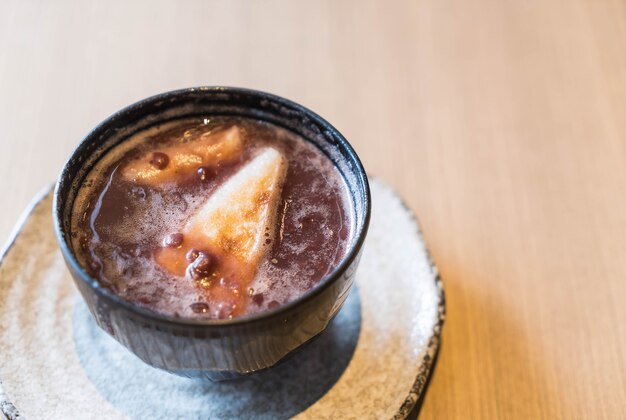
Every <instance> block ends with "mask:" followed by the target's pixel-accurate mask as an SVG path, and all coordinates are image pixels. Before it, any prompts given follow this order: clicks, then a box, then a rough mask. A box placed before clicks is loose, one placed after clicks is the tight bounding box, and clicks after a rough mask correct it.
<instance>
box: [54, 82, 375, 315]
mask: <svg viewBox="0 0 626 420" xmlns="http://www.w3.org/2000/svg"><path fill="white" fill-rule="evenodd" d="M194 92H224V93H236V94H245V95H253V96H258V97H260V98H265V99H269V100H271V101H273V102H275V103H279V104H281V105H284V106H286V107H289V108H292V109H295V110H297V111H299V112H302V113H304V114H306V115H307V116H308V117H309V118H311V119H312V120H314V121H315V123H316V124H318V125H320V126H323V127H324V128H325V129H326V130H328V131H329V132H330V133H332V135H333V136H334V137H335V138H336V139H337V140H338V143H339V145H340V147H343V148H344V149H345V150H346V151H347V152H348V155H349V156H350V158H351V159H352V160H353V161H354V162H355V163H356V165H355V169H356V170H355V175H356V177H357V181H359V182H360V183H362V185H363V187H364V191H363V193H364V197H365V200H364V201H365V202H364V203H363V206H362V208H363V213H364V217H363V219H362V220H363V222H362V223H361V224H359V225H357V226H356V232H355V238H356V240H355V241H354V242H353V244H352V245H351V246H350V247H349V248H348V251H347V252H346V254H345V255H344V257H343V258H342V260H341V261H340V263H339V264H338V265H337V266H336V267H335V269H334V270H333V271H332V272H331V273H330V274H328V275H327V276H326V277H324V278H323V279H322V280H320V282H319V283H318V284H317V285H315V286H314V287H313V288H311V289H309V290H308V291H307V292H306V293H304V294H303V295H302V296H300V297H298V298H297V299H294V300H293V301H291V302H288V303H287V304H284V305H281V306H279V307H278V308H275V309H269V310H266V311H262V312H259V313H257V314H253V315H250V316H242V317H237V318H233V319H189V318H178V317H173V316H168V315H164V314H161V313H158V312H156V311H152V310H150V309H147V308H142V307H139V306H136V305H134V304H133V303H131V302H129V301H127V300H125V299H123V298H121V297H120V296H118V295H117V294H115V293H113V292H111V291H110V290H108V289H107V288H105V287H103V286H102V285H101V284H100V283H99V282H98V281H97V280H96V279H95V278H93V277H91V276H90V275H89V274H88V273H87V272H86V271H85V270H84V269H83V267H82V266H81V265H80V264H79V263H78V261H77V260H76V258H75V257H74V254H73V253H72V251H71V250H70V247H69V244H68V242H67V240H66V238H67V236H66V235H65V233H64V231H63V229H62V226H61V214H60V213H61V211H60V210H61V207H60V206H59V204H60V203H59V189H60V185H61V184H62V183H63V179H71V178H66V175H67V174H68V172H69V169H68V166H69V163H70V162H71V160H72V158H73V157H74V155H75V154H76V152H77V151H78V150H79V149H80V147H81V146H82V145H83V144H84V143H85V142H87V141H88V140H90V139H91V138H92V137H93V136H94V135H95V134H97V133H98V132H99V131H100V130H102V129H104V128H105V127H106V126H107V125H108V124H109V123H110V122H111V121H115V120H117V119H118V118H121V117H123V116H124V115H125V114H126V113H129V112H132V111H133V110H135V109H137V108H141V107H143V106H144V105H147V104H149V103H152V102H158V101H162V100H166V99H168V98H171V97H173V96H178V95H186V94H189V93H194ZM371 207H372V199H371V194H370V187H369V182H368V179H367V174H366V172H365V169H364V168H363V164H362V163H361V160H360V159H359V157H358V155H357V154H356V152H355V150H354V148H353V147H352V146H351V145H350V143H349V142H348V140H346V138H345V137H344V136H343V135H342V134H341V133H340V132H339V130H337V129H336V128H335V127H334V126H333V125H331V124H330V123H329V122H328V121H326V120H325V119H324V118H322V117H321V116H319V115H318V114H316V113H315V112H313V111H311V110H310V109H308V108H306V107H304V106H302V105H300V104H298V103H296V102H293V101H291V100H289V99H285V98H283V97H281V96H278V95H274V94H271V93H267V92H263V91H259V90H254V89H248V88H240V87H230V86H198V87H190V88H183V89H177V90H172V91H168V92H163V93H159V94H156V95H153V96H150V97H147V98H145V99H142V100H139V101H137V102H135V103H133V104H131V105H128V106H126V107H124V108H122V109H120V110H119V111H117V112H115V113H114V114H112V115H110V116H108V117H107V118H105V119H104V120H102V121H101V122H100V123H99V124H98V125H96V126H95V127H94V128H93V129H92V130H91V131H89V133H87V135H86V136H85V137H84V138H83V139H82V140H81V141H80V143H79V144H78V145H77V146H76V148H75V149H74V150H73V151H72V153H71V154H70V157H69V158H68V159H67V161H66V162H65V164H64V165H63V169H62V171H61V174H60V175H59V177H58V179H57V182H56V183H55V188H54V197H53V203H52V216H53V224H54V232H55V234H56V237H57V241H58V242H59V246H60V248H61V252H62V253H63V255H64V257H65V260H66V262H67V263H68V264H69V265H70V266H71V268H72V270H74V272H75V273H78V274H79V277H80V279H81V280H82V281H83V282H84V283H85V284H86V285H87V286H89V287H90V288H91V289H92V290H94V291H95V292H96V293H98V294H99V295H100V296H102V297H103V298H105V299H109V300H111V301H113V302H114V303H116V304H118V305H120V306H122V307H123V308H125V309H126V310H128V311H130V312H133V313H136V314H138V315H141V316H144V317H146V318H149V319H152V320H154V321H159V322H161V323H166V324H173V325H178V326H197V327H226V326H235V325H242V324H251V323H256V322H261V321H265V320H268V319H270V318H274V317H280V316H281V315H284V314H287V313H288V312H290V311H291V310H292V309H294V308H296V307H297V306H300V305H302V304H304V303H306V302H308V301H310V300H311V299H313V298H314V297H315V296H317V295H319V294H320V293H322V292H323V291H324V290H325V289H326V288H328V287H330V285H332V284H333V283H334V282H335V281H337V280H338V279H339V278H340V277H341V276H342V275H343V274H344V273H345V271H346V269H347V268H348V267H349V266H350V264H352V262H353V261H354V259H355V258H357V256H358V255H359V252H360V251H361V248H362V247H363V243H364V241H365V237H366V235H367V230H368V228H369V223H370V216H371Z"/></svg>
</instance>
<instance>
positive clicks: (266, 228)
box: [72, 117, 353, 319]
mask: <svg viewBox="0 0 626 420" xmlns="http://www.w3.org/2000/svg"><path fill="white" fill-rule="evenodd" d="M352 212H353V210H352V204H351V199H350V197H349V194H348V191H347V187H346V185H345V181H344V179H343V177H342V176H341V174H340V173H339V171H338V169H337V168H336V167H335V166H334V164H333V163H332V162H331V160H330V159H328V158H327V157H326V156H325V155H324V154H323V153H322V152H321V151H320V150H318V149H317V148H316V147H315V146H314V145H312V144H311V143H309V142H307V141H305V140H303V139H302V138H300V137H299V136H297V135H296V134H294V133H292V132H290V131H288V130H285V129H283V128H280V127H277V126H274V125H271V124H269V123H266V122H260V121H256V120H252V119H248V118H238V117H215V118H208V119H207V118H198V119H184V120H177V121H173V122H168V123H165V124H160V125H158V126H154V127H152V128H149V129H147V130H144V131H142V132H140V133H137V134H135V135H133V136H132V137H130V138H129V139H127V140H126V141H124V142H123V143H121V144H120V145H118V146H116V147H115V148H113V149H112V150H111V151H110V152H108V153H107V154H106V155H105V157H104V158H103V159H101V160H100V161H99V162H98V163H97V164H96V166H95V167H94V169H93V170H92V171H91V172H90V173H89V175H88V176H87V178H86V180H85V182H84V183H83V186H82V187H81V189H80V190H79V192H78V195H77V198H76V200H75V203H74V208H73V213H72V245H73V248H74V250H75V252H76V257H77V259H78V261H79V262H80V263H81V265H83V266H84V267H85V268H86V270H87V271H88V272H89V274H90V275H91V276H93V277H94V278H96V279H97V280H98V281H99V282H100V283H101V284H102V285H103V286H104V287H106V288H108V289H110V290H111V291H113V292H114V293H116V294H117V295H119V296H120V297H122V298H123V299H125V300H127V301H130V302H132V303H134V304H136V305H138V306H142V307H145V308H148V309H151V310H153V311H156V312H158V313H161V314H164V315H169V316H175V317H181V318H214V319H230V318H234V317H239V316H244V315H249V314H253V313H257V312H260V311H264V310H267V309H273V308H276V307H279V306H280V305H283V304H285V303H287V302H289V301H291V300H293V299H295V298H297V297H299V296H301V295H302V294H304V293H305V292H306V291H307V290H309V289H310V288H312V287H314V286H315V285H316V284H317V283H319V282H320V280H322V279H323V278H324V277H325V276H326V275H327V274H329V273H330V272H331V271H332V270H333V269H334V268H335V266H336V265H337V264H338V263H339V261H340V260H341V259H342V257H343V256H344V253H345V251H346V248H347V246H348V243H349V240H350V235H351V233H352V232H351V231H352Z"/></svg>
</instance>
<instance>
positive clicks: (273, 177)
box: [156, 147, 287, 286]
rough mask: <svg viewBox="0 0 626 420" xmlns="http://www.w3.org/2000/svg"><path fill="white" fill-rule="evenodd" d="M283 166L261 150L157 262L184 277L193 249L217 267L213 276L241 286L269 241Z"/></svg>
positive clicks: (275, 154)
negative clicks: (227, 277) (231, 278)
mask: <svg viewBox="0 0 626 420" xmlns="http://www.w3.org/2000/svg"><path fill="white" fill-rule="evenodd" d="M286 171H287V161H286V159H285V158H284V157H283V155H282V154H281V153H280V152H278V151H277V150H276V149H273V148H269V147H268V148H265V149H263V150H262V151H261V152H260V153H259V154H258V155H257V156H256V157H254V158H253V159H252V160H251V161H250V162H248V163H247V164H246V165H244V166H243V167H242V168H241V169H240V170H239V171H238V172H237V173H236V174H235V175H233V176H232V177H231V178H229V179H227V180H226V181H225V182H224V183H223V184H222V185H221V186H220V187H218V189H217V190H216V191H215V192H214V193H213V194H212V195H211V196H210V197H209V198H208V199H207V201H206V203H205V204H204V205H203V206H202V207H201V208H200V209H199V210H198V211H197V212H196V213H195V214H194V215H193V216H192V217H191V218H190V219H189V220H188V222H187V223H186V224H185V226H184V227H183V228H182V229H181V233H182V234H183V237H184V240H183V243H182V245H181V246H179V247H175V248H173V247H169V248H168V247H164V248H161V249H160V250H159V251H158V252H157V254H156V260H157V262H158V263H159V264H160V265H161V266H162V267H164V268H165V269H167V270H168V271H170V272H172V273H173V274H176V275H184V274H185V269H186V267H187V266H188V264H189V263H190V261H188V260H187V259H186V257H185V256H186V255H187V253H188V252H189V251H190V250H192V249H201V250H208V251H210V252H211V253H212V254H214V255H215V256H217V258H218V260H219V261H220V265H221V268H220V269H219V272H217V273H215V276H214V277H216V276H224V275H234V276H235V277H237V279H236V280H237V283H239V284H240V286H245V285H246V284H247V283H249V282H250V281H251V280H252V278H251V276H253V275H254V273H255V271H256V267H257V265H258V263H259V260H260V259H261V258H262V257H263V256H264V255H265V253H266V250H267V249H268V248H269V247H268V246H267V244H266V240H267V239H271V238H273V236H274V230H275V229H274V227H275V224H276V213H277V207H278V202H279V201H280V193H281V190H282V185H283V182H284V179H285V174H286Z"/></svg>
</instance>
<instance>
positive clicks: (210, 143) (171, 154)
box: [122, 126, 243, 187]
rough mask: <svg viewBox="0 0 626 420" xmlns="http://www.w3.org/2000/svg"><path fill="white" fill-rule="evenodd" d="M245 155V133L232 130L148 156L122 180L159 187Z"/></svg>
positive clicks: (135, 162) (126, 170)
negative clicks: (199, 169)
mask: <svg viewBox="0 0 626 420" xmlns="http://www.w3.org/2000/svg"><path fill="white" fill-rule="evenodd" d="M242 152H243V139H242V135H241V130H240V129H239V127H237V126H232V127H230V128H228V129H226V130H222V131H218V132H217V133H211V132H208V133H204V134H202V135H200V136H199V138H197V139H194V140H191V141H189V142H183V143H179V144H174V145H169V146H165V147H163V148H162V149H159V150H158V151H151V152H149V153H146V154H144V155H142V156H140V157H139V159H138V160H133V161H131V162H129V163H128V164H127V165H126V166H124V167H123V168H122V176H123V177H124V178H126V179H127V180H129V181H132V182H135V183H140V184H144V185H149V186H152V187H159V186H162V185H167V184H171V183H175V182H177V181H180V180H182V179H185V178H187V177H189V176H191V175H192V174H193V173H194V172H195V171H197V170H198V167H200V166H214V165H218V164H221V163H227V162H229V161H232V160H234V159H237V158H238V157H240V156H241V154H242Z"/></svg>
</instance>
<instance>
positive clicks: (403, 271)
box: [0, 180, 444, 419]
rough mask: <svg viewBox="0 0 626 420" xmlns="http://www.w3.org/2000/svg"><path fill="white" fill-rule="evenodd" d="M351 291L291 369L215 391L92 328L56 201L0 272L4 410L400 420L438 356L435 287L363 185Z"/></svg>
mask: <svg viewBox="0 0 626 420" xmlns="http://www.w3.org/2000/svg"><path fill="white" fill-rule="evenodd" d="M371 189H372V203H373V210H372V219H371V225H370V231H369V234H368V237H367V242H366V245H365V250H364V253H363V257H362V259H361V264H360V266H359V269H358V273H357V279H356V287H355V288H354V289H353V291H352V292H351V294H350V297H349V298H348V300H347V301H346V304H345V306H344V308H343V309H342V310H341V312H340V313H339V314H338V315H337V317H336V318H335V319H334V320H333V322H332V324H331V325H330V326H329V328H328V329H327V331H326V332H325V333H324V334H323V335H321V336H320V338H318V339H317V340H315V341H314V342H312V343H311V344H310V345H308V346H307V347H306V348H304V349H303V350H302V351H300V352H298V353H297V354H296V355H294V357H292V358H291V359H289V360H287V361H286V362H284V363H282V364H280V365H279V366H276V367H274V368H272V369H269V370H267V371H264V372H261V373H259V374H257V375H252V376H250V377H247V378H244V379H240V380H235V381H227V382H220V383H209V382H203V381H196V380H191V379H186V378H180V377H177V376H173V375H170V374H168V373H165V372H162V371H159V370H156V369H154V368H152V367H149V366H147V365H145V364H143V362H141V361H140V360H139V359H138V358H136V357H135V356H134V355H133V354H131V353H130V352H129V351H127V350H126V349H125V348H124V347H122V346H121V345H120V344H118V343H117V342H116V341H114V340H113V339H112V338H110V337H109V336H108V335H106V334H105V333H104V332H102V331H101V330H99V329H98V328H97V327H96V325H95V323H94V322H93V320H92V319H91V316H90V315H89V312H88V310H87V308H86V307H85V305H84V304H83V302H82V300H81V299H80V296H79V295H78V292H77V290H76V288H75V286H74V284H73V282H72V279H71V278H70V275H69V273H68V271H67V270H66V268H65V265H64V262H63V258H62V257H61V253H60V252H59V250H58V247H57V243H56V239H55V236H54V232H53V229H52V216H51V204H52V193H51V192H50V191H48V192H47V193H45V194H44V195H43V196H42V197H40V198H39V199H38V200H36V202H35V203H34V204H33V205H32V207H31V208H30V210H29V211H28V213H27V214H26V215H25V216H24V218H23V221H22V222H21V223H20V225H19V226H18V228H17V233H16V234H15V236H14V238H13V240H12V242H10V244H9V246H8V247H7V248H8V249H5V252H4V253H3V257H2V260H1V263H0V381H1V382H0V409H1V410H2V412H3V413H4V414H5V415H6V416H7V417H8V418H10V419H15V418H28V419H39V418H107V419H118V418H119V419H127V418H136V419H148V418H149V419H160V418H163V419H172V418H184V419H195V418H199V419H200V418H202V419H205V418H255V419H258V418H268V419H269V418H271V419H276V418H289V417H293V416H295V417H298V418H314V419H319V418H359V419H362V418H402V417H405V416H406V415H407V414H408V413H409V412H410V411H411V410H412V409H413V407H414V406H415V404H416V402H417V401H418V399H419V398H420V396H421V395H422V393H423V392H424V390H425V389H424V388H425V384H426V381H427V379H428V377H429V373H430V371H431V369H432V365H433V362H434V358H435V355H436V353H437V349H438V347H439V338H440V332H441V326H442V323H443V318H444V299H443V289H442V285H441V282H440V281H439V277H438V275H437V271H436V269H435V267H434V266H433V264H432V262H431V261H430V258H429V256H428V253H427V250H426V247H425V245H424V242H423V241H422V237H421V235H420V233H419V229H418V226H417V223H416V221H415V219H414V217H413V216H412V214H411V213H410V211H409V210H408V209H407V208H406V207H405V206H404V205H403V203H402V201H401V200H400V199H399V198H398V196H397V195H396V194H395V193H394V192H393V191H392V190H391V189H390V188H389V187H387V186H385V185H384V184H382V183H381V182H380V181H378V180H373V181H372V182H371Z"/></svg>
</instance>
